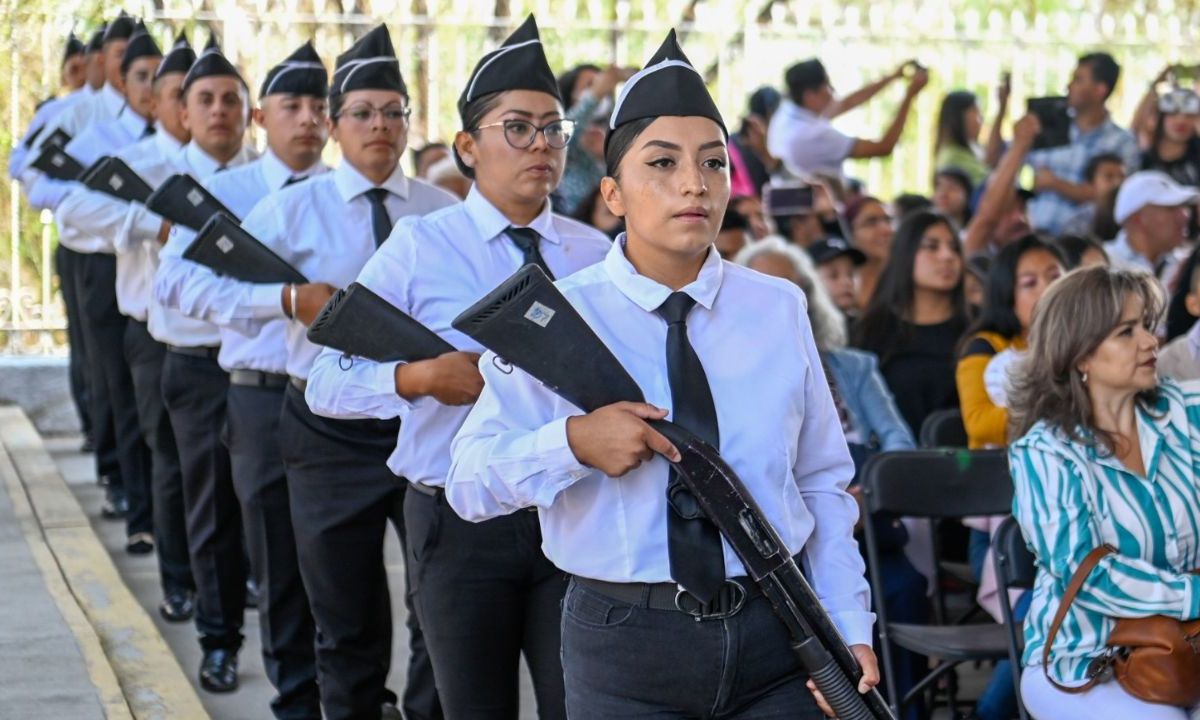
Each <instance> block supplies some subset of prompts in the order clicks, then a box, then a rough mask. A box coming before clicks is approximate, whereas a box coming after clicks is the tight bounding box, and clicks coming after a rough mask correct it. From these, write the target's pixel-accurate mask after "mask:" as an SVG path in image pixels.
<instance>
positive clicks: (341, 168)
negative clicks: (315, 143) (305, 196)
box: [333, 161, 408, 202]
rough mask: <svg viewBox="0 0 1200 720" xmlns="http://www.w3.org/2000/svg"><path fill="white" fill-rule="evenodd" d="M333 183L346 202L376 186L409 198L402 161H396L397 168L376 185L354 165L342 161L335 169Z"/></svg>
mask: <svg viewBox="0 0 1200 720" xmlns="http://www.w3.org/2000/svg"><path fill="white" fill-rule="evenodd" d="M333 184H334V186H335V187H337V191H338V195H341V197H342V200H343V201H344V202H350V201H351V200H353V199H354V198H356V197H358V196H359V195H362V194H363V193H365V192H366V191H368V190H370V189H372V188H374V187H381V188H384V189H386V190H387V191H388V192H390V193H392V194H393V195H396V196H398V197H400V198H401V199H403V200H407V199H408V178H407V177H405V175H404V168H402V167H400V163H396V169H395V170H392V174H391V175H389V176H388V179H387V180H384V181H383V184H382V185H379V186H376V185H375V184H374V183H372V182H371V181H370V180H368V179H367V178H366V177H364V176H363V174H362V173H360V172H359V171H358V170H357V169H355V167H354V166H353V165H351V164H350V163H348V162H345V161H342V163H341V164H340V165H338V166H337V169H336V170H334V171H333Z"/></svg>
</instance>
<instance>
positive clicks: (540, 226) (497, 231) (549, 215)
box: [463, 183, 562, 245]
mask: <svg viewBox="0 0 1200 720" xmlns="http://www.w3.org/2000/svg"><path fill="white" fill-rule="evenodd" d="M463 206H464V207H465V208H466V210H467V217H469V218H471V222H473V223H475V229H476V230H478V231H479V237H481V238H483V239H484V240H485V241H486V240H494V239H496V238H498V237H500V236H501V235H503V234H504V231H505V230H507V229H508V227H509V226H510V225H512V223H511V222H509V220H508V218H506V217H504V213H502V212H500V210H499V209H498V208H497V207H496V206H495V205H493V204H492V203H491V201H490V200H488V199H487V198H486V197H484V196H483V193H481V192H479V187H478V186H477V185H475V184H474V183H472V184H471V189H470V190H469V191H467V199H466V200H464V201H463ZM525 227H529V228H533V229H534V230H536V231H537V233H538V235H541V236H542V237H543V238H545V239H546V240H548V241H550V242H552V243H554V244H555V245H557V244H559V243H561V242H562V238H560V237H559V236H558V230H557V229H556V228H555V227H554V210H553V208H551V207H550V201H549V200H547V201H546V205H545V207H543V208H542V212H541V213H539V214H538V216H537V217H536V218H534V219H533V222H531V223H529V224H528V225H526V226H525Z"/></svg>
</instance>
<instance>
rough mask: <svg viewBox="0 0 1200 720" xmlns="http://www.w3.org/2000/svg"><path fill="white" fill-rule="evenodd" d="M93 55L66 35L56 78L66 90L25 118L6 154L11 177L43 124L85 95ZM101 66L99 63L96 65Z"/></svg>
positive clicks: (22, 161) (77, 40)
mask: <svg viewBox="0 0 1200 720" xmlns="http://www.w3.org/2000/svg"><path fill="white" fill-rule="evenodd" d="M95 56H96V57H100V58H103V57H104V56H103V55H100V53H99V52H98V51H97V52H96V53H95ZM92 59H93V55H92V53H91V52H90V51H89V49H88V47H87V46H85V45H84V44H83V43H82V42H81V41H80V40H79V38H77V37H75V33H71V34H70V35H68V36H67V45H66V47H65V48H64V49H63V60H62V67H61V68H60V70H61V76H60V80H61V82H62V86H63V87H64V88H66V89H67V94H66V95H62V96H51V97H49V98H47V99H45V100H43V101H42V102H41V103H39V104H38V106H37V108H36V109H35V110H34V112H33V117H32V118H31V119H30V121H29V127H28V129H27V130H26V131H25V134H24V135H22V136H21V139H20V140H19V141H18V142H17V143H16V144H14V145H13V148H12V152H10V153H9V155H8V174H9V177H11V178H13V179H14V180H16V179H18V177H17V176H18V175H19V174H20V172H19V171H20V169H21V168H22V167H24V166H25V156H26V154H27V153H28V152H29V148H30V147H32V146H33V144H34V143H35V142H36V141H37V139H38V137H39V136H40V135H41V131H42V130H43V129H45V127H46V124H47V123H49V122H51V121H52V120H54V119H55V118H56V117H58V115H59V113H61V112H62V111H64V110H66V109H67V108H69V107H71V106H72V105H74V104H75V103H76V102H78V101H79V100H80V99H82V98H84V97H87V95H88V89H89V86H88V84H87V80H88V70H89V66H90V64H91V62H92ZM100 67H101V68H103V67H104V66H103V65H100ZM100 78H101V80H100V82H101V84H103V82H104V80H103V78H104V75H103V73H101V74H100Z"/></svg>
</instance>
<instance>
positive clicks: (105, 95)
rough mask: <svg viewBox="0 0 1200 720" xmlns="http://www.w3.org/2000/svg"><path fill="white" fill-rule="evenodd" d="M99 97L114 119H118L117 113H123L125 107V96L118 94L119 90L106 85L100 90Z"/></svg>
mask: <svg viewBox="0 0 1200 720" xmlns="http://www.w3.org/2000/svg"><path fill="white" fill-rule="evenodd" d="M99 95H100V98H101V101H102V102H103V103H104V106H105V107H107V108H108V109H109V111H110V112H111V113H112V114H113V117H116V115H117V113H119V112H121V108H123V107H125V96H124V95H122V94H121V93H119V92H117V89H116V88H114V87H113V86H112V85H109V84H108V83H105V84H104V87H102V88H100V93H99Z"/></svg>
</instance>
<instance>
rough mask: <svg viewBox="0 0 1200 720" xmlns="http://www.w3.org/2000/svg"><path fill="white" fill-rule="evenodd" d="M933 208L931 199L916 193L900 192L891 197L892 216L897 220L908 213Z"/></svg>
mask: <svg viewBox="0 0 1200 720" xmlns="http://www.w3.org/2000/svg"><path fill="white" fill-rule="evenodd" d="M932 208H933V200H930V199H929V198H927V197H925V196H924V195H921V194H918V193H900V194H899V195H897V196H896V197H895V198H893V199H892V217H894V218H896V220H897V222H899V221H900V220H903V219H904V218H905V217H906V216H907V215H908V214H909V213H914V212H916V211H918V210H929V209H932Z"/></svg>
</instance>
